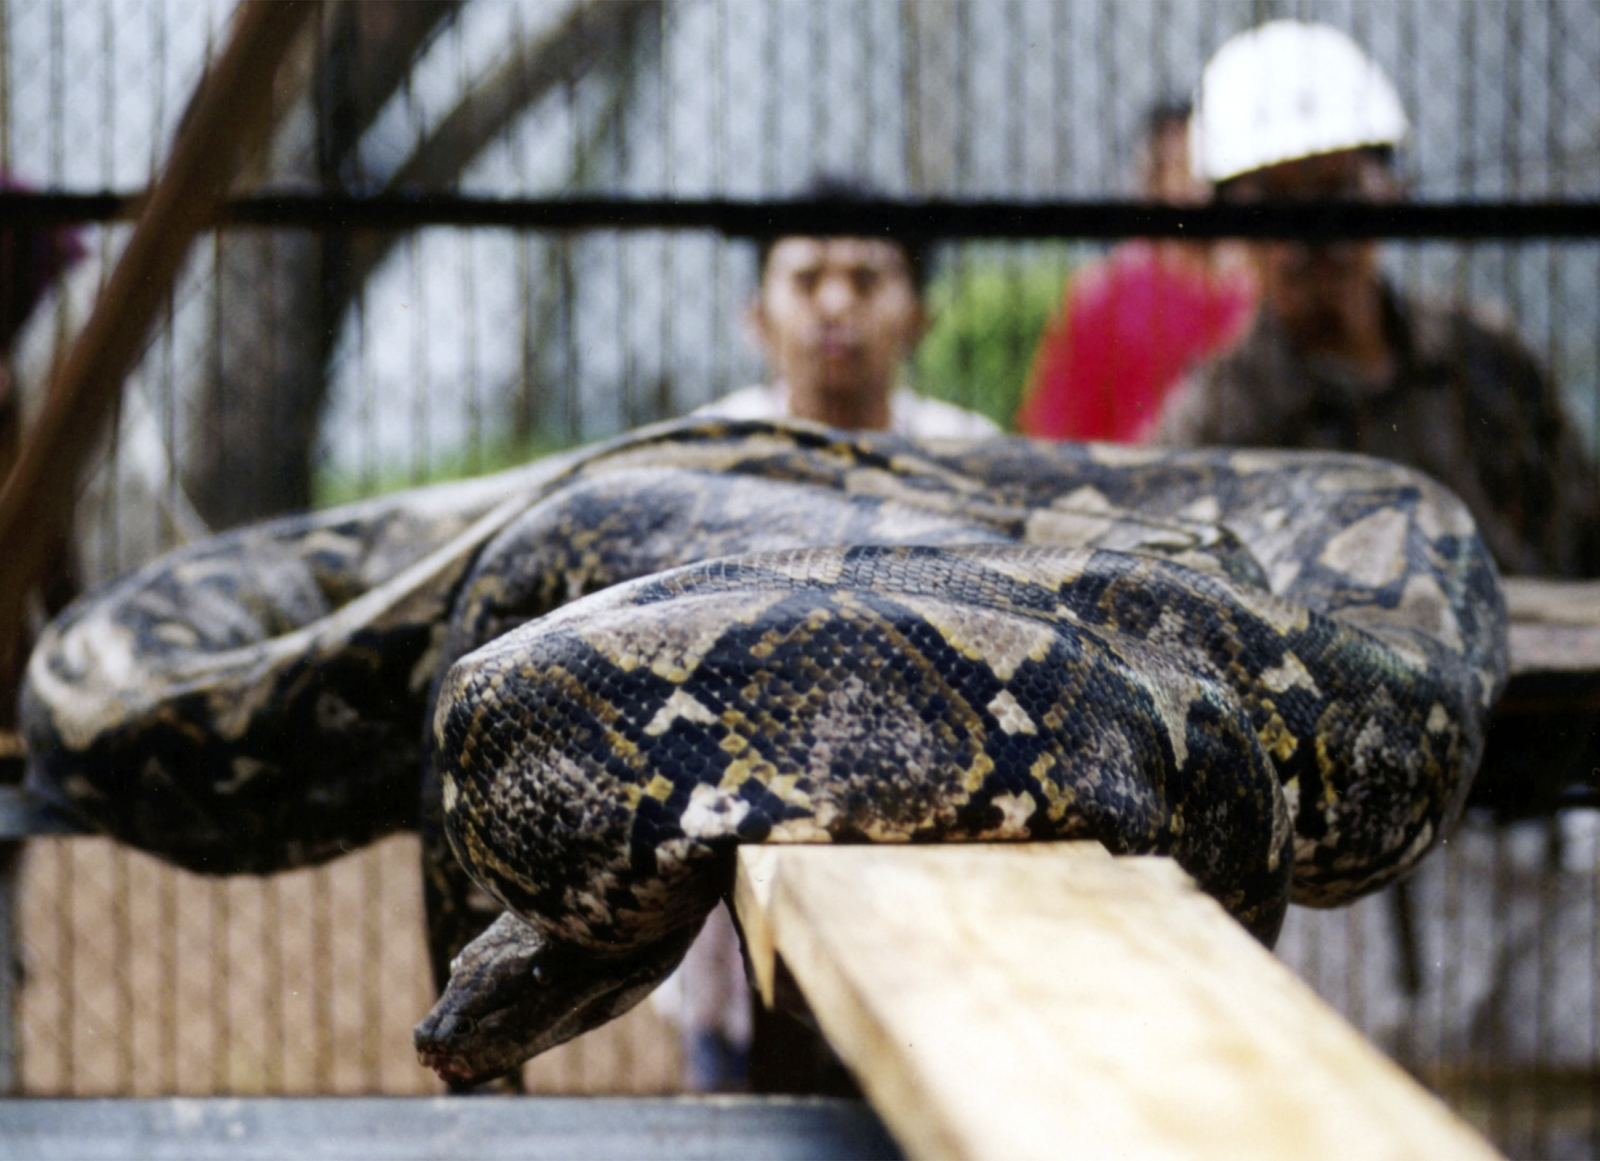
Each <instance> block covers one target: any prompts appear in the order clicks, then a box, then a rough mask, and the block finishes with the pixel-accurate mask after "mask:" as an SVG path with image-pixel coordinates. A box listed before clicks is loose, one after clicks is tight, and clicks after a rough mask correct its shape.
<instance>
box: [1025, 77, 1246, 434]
mask: <svg viewBox="0 0 1600 1161" xmlns="http://www.w3.org/2000/svg"><path fill="white" fill-rule="evenodd" d="M1188 122H1189V109H1188V108H1187V106H1163V107H1161V108H1158V109H1157V110H1155V111H1154V112H1153V113H1152V114H1151V115H1150V117H1149V119H1148V120H1147V122H1146V139H1145V147H1144V157H1143V159H1142V162H1141V166H1140V169H1141V173H1140V186H1141V189H1142V192H1143V194H1144V196H1145V197H1146V198H1147V199H1148V200H1151V201H1159V202H1169V203H1173V204H1178V205H1185V204H1196V203H1199V202H1203V201H1205V200H1206V199H1207V197H1208V191H1207V187H1206V186H1205V185H1204V184H1203V183H1200V182H1199V181H1197V180H1196V179H1195V178H1194V177H1193V175H1192V174H1191V172H1190V167H1189V154H1188ZM1255 299H1256V291H1255V284H1254V281H1253V279H1252V277H1251V275H1250V272H1249V269H1248V267H1247V266H1246V265H1245V263H1243V262H1242V261H1240V260H1239V254H1238V248H1237V247H1228V246H1225V245H1220V246H1219V245H1212V244H1204V243H1196V242H1179V241H1172V240H1162V241H1145V240H1139V241H1133V242H1127V243H1124V244H1123V245H1121V246H1118V247H1117V248H1116V249H1115V250H1113V251H1112V252H1111V254H1110V256H1109V257H1107V258H1105V259H1104V260H1102V261H1098V262H1093V263H1090V264H1088V265H1086V266H1084V267H1083V268H1082V269H1080V270H1079V271H1078V272H1077V273H1075V274H1074V275H1073V277H1072V278H1071V280H1070V281H1069V282H1068V286H1067V294H1066V300H1065V302H1064V303H1063V304H1062V308H1061V311H1060V313H1059V314H1058V315H1057V316H1056V318H1055V319H1054V320H1053V321H1052V322H1051V324H1050V325H1049V326H1048V327H1047V328H1046V329H1045V333H1044V335H1043V336H1042V337H1041V339H1040V340H1039V349H1038V352H1037V353H1036V354H1035V355H1034V361H1033V370H1032V372H1031V373H1030V375H1029V382H1028V391H1027V394H1026V396H1025V398H1024V401H1023V404H1022V407H1021V409H1020V410H1019V411H1018V412H1017V430H1018V431H1020V432H1022V433H1023V434H1024V435H1034V436H1044V437H1047V438H1050V439H1103V440H1116V441H1120V442H1130V441H1138V440H1141V439H1143V438H1144V436H1145V435H1146V434H1147V433H1148V431H1149V429H1150V427H1151V425H1152V424H1153V422H1154V420H1155V417H1156V415H1157V413H1158V412H1159V411H1160V410H1161V404H1162V401H1163V400H1164V399H1165V398H1166V395H1167V392H1168V391H1169V390H1171V388H1172V387H1173V386H1175V385H1176V384H1177V383H1178V381H1179V380H1180V379H1181V378H1182V377H1183V375H1184V373H1185V372H1186V371H1188V370H1189V369H1190V368H1191V367H1193V366H1195V365H1196V364H1198V363H1200V362H1202V361H1204V360H1205V359H1207V358H1210V357H1211V356H1213V355H1216V354H1219V353H1221V352H1223V351H1225V350H1227V349H1228V348H1229V347H1230V346H1232V345H1233V343H1234V342H1235V341H1236V340H1237V339H1238V338H1239V337H1240V336H1241V335H1242V334H1243V333H1244V331H1245V328H1246V327H1247V325H1248V324H1249V322H1250V317H1251V314H1252V313H1253V311H1254V309H1255Z"/></svg>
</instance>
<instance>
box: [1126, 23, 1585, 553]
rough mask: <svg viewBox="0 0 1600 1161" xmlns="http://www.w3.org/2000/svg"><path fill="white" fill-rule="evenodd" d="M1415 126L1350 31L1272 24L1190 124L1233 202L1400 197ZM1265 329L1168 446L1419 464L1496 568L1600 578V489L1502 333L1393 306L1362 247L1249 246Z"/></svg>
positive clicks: (1457, 316) (1226, 368) (1232, 43)
mask: <svg viewBox="0 0 1600 1161" xmlns="http://www.w3.org/2000/svg"><path fill="white" fill-rule="evenodd" d="M1406 130H1407V123H1406V116H1405V112H1404V110H1403V109H1402V108H1401V105H1400V98H1399V95H1398V94H1397V93H1396V92H1395V89H1394V86H1393V85H1392V84H1391V83H1390V82H1389V79H1388V77H1386V76H1385V75H1384V73H1383V70H1382V69H1380V68H1379V67H1378V65H1377V64H1376V63H1375V62H1374V61H1373V60H1372V59H1371V58H1370V57H1368V56H1367V54H1366V53H1365V52H1363V51H1362V50H1361V48H1359V47H1358V46H1357V45H1356V44H1355V42H1353V41H1352V40H1350V38H1349V37H1347V36H1345V35H1344V34H1343V33H1342V32H1339V31H1337V30H1336V29H1333V28H1329V27H1327V26H1325V25H1316V24H1303V23H1299V22H1297V21H1290V20H1280V21H1273V22H1271V23H1268V24H1263V25H1261V26H1260V27H1258V28H1254V29H1251V30H1250V31H1248V32H1245V33H1242V34H1240V35H1238V36H1236V37H1234V38H1233V39H1231V40H1229V41H1228V42H1227V43H1226V44H1224V45H1223V46H1222V47H1221V48H1220V49H1219V50H1218V51H1217V53H1216V55H1215V56H1213V57H1212V58H1211V61H1210V62H1209V63H1208V64H1207V65H1206V68H1205V71H1204V73H1203V74H1202V76H1201V81H1200V88H1199V92H1198V96H1197V99H1196V102H1195V113H1194V117H1193V120H1192V121H1191V123H1190V134H1191V140H1190V145H1191V151H1192V157H1193V162H1194V166H1195V170H1196V173H1197V174H1198V176H1200V177H1202V178H1204V179H1206V180H1208V181H1210V182H1212V183H1213V184H1214V186H1215V188H1216V193H1217V197H1218V199H1219V200H1221V201H1228V202H1252V201H1293V200H1315V199H1325V198H1326V199H1346V200H1356V201H1390V200H1394V199H1397V198H1398V197H1399V196H1400V192H1401V191H1400V186H1399V183H1398V181H1397V180H1396V178H1395V176H1394V173H1393V170H1392V168H1391V159H1392V155H1393V153H1394V149H1395V147H1396V146H1397V145H1399V143H1400V142H1401V140H1402V139H1403V138H1404V137H1405V134H1406ZM1250 250H1251V255H1252V259H1253V262H1254V265H1255V267H1256V273H1257V277H1258V279H1259V282H1260V288H1261V309H1260V311H1259V313H1258V315H1257V319H1256V322H1255V325H1254V326H1253V327H1252V329H1251V331H1250V332H1249V333H1248V334H1247V335H1246V337H1245V339H1244V340H1243V341H1242V342H1241V343H1240V345H1239V346H1238V347H1236V348H1235V349H1234V350H1233V351H1232V352H1231V353H1230V354H1229V355H1227V356H1225V357H1224V358H1222V359H1220V360H1218V361H1217V362H1215V363H1213V364H1211V365H1210V366H1208V367H1206V368H1203V369H1202V370H1200V371H1199V372H1197V373H1196V374H1195V375H1193V376H1191V377H1190V379H1189V380H1188V381H1187V382H1186V383H1185V384H1184V385H1183V386H1181V387H1180V388H1178V389H1177V390H1176V391H1174V392H1173V394H1172V395H1171V396H1169V397H1168V401H1167V403H1166V405H1165V407H1164V408H1163V411H1162V413H1161V416H1160V418H1159V420H1158V421H1157V424H1156V428H1155V434H1154V439H1155V440H1156V441H1157V442H1160V443H1170V444H1231V445H1263V446H1276V447H1302V448H1341V449H1345V450H1350V451H1359V452H1364V453H1366V454H1368V455H1375V456H1383V457H1385V458H1388V459H1393V460H1399V461H1401V462H1403V463H1408V464H1412V465H1414V466H1416V467H1419V468H1422V469H1423V470H1424V471H1427V472H1429V473H1430V474H1432V475H1434V476H1436V477H1437V478H1439V479H1440V480H1442V481H1444V482H1445V483H1446V484H1448V485H1449V486H1450V487H1451V488H1452V489H1454V490H1455V491H1456V492H1457V493H1458V494H1459V495H1460V496H1461V498H1462V499H1463V500H1464V501H1465V502H1466V504H1467V506H1468V507H1469V508H1470V509H1471V510H1472V513H1473V515H1474V517H1475V518H1476V519H1477V521H1478V524H1479V527H1480V529H1481V531H1482V533H1483V537H1484V540H1485V542H1486V543H1487V544H1488V546H1489V549H1490V551H1491V552H1493V553H1494V555H1495V558H1496V559H1497V560H1498V562H1499V564H1500V566H1501V568H1502V569H1504V570H1506V571H1507V572H1514V573H1556V574H1565V575H1594V574H1596V573H1600V491H1597V488H1596V484H1595V477H1594V474H1593V472H1592V470H1591V468H1590V466H1589V464H1588V463H1587V462H1586V460H1585V458H1584V455H1583V452H1582V448H1581V446H1580V444H1579V442H1578V439H1577V437H1576V433H1575V432H1574V431H1573V430H1572V427H1571V424H1570V423H1569V422H1568V420H1567V418H1566V416H1565V415H1564V413H1563V411H1562V408H1561V404H1560V399H1559V397H1558V395H1557V393H1556V391H1555V390H1554V388H1553V386H1552V385H1551V383H1550V382H1549V380H1548V378H1547V377H1546V376H1545V375H1544V373H1543V372H1542V371H1541V369H1540V367H1539V365H1538V362H1537V361H1536V360H1535V359H1534V358H1533V356H1532V355H1531V354H1530V353H1529V351H1528V350H1527V348H1526V347H1525V346H1524V345H1523V344H1522V342H1521V341H1520V340H1519V339H1518V338H1517V337H1516V336H1515V335H1514V334H1513V333H1511V332H1510V331H1509V330H1508V329H1506V328H1504V327H1499V326H1494V325H1491V324H1489V323H1487V322H1485V321H1484V320H1483V319H1481V318H1478V317H1475V316H1474V315H1473V314H1471V313H1470V312H1468V311H1466V310H1464V309H1461V308H1453V307H1448V306H1444V305H1440V304H1433V303H1428V302H1423V301H1414V300H1409V299H1407V298H1404V297H1402V296H1400V295H1399V294H1397V293H1396V291H1395V290H1394V288H1393V287H1391V286H1390V285H1389V284H1388V283H1387V282H1386V281H1385V280H1384V279H1383V277H1382V274H1381V273H1380V271H1379V267H1378V247H1377V244H1376V243H1375V242H1370V241H1344V242H1333V243H1326V244H1322V243H1318V244H1309V243H1303V242H1262V243H1258V244H1254V245H1252V246H1251V247H1250Z"/></svg>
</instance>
